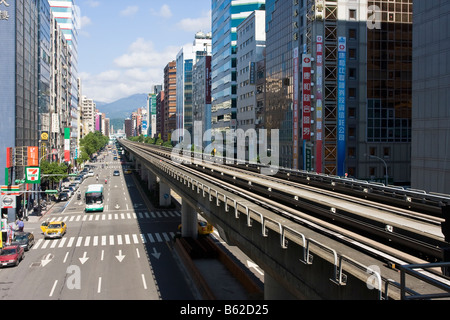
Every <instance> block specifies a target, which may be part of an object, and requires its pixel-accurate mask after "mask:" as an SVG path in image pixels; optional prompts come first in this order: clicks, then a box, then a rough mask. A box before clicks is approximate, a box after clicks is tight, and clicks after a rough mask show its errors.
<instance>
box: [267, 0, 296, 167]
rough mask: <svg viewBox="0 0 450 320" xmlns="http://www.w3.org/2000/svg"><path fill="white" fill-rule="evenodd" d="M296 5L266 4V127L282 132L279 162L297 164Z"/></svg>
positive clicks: (284, 2) (287, 3) (280, 2)
mask: <svg viewBox="0 0 450 320" xmlns="http://www.w3.org/2000/svg"><path fill="white" fill-rule="evenodd" d="M292 8H293V5H292V2H291V1H275V0H267V1H266V102H265V119H264V120H265V124H264V126H265V128H266V129H268V130H272V129H277V130H279V137H280V138H279V139H280V147H279V152H280V154H279V163H280V166H281V167H287V168H292V167H293V165H294V156H293V154H294V140H293V88H294V87H293V73H294V68H293V56H292V53H293V36H292V23H293V9H292Z"/></svg>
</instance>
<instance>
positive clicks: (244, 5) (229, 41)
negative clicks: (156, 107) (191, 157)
mask: <svg viewBox="0 0 450 320" xmlns="http://www.w3.org/2000/svg"><path fill="white" fill-rule="evenodd" d="M265 2H266V1H262V0H257V1H248V0H247V1H245V0H234V1H231V0H213V1H212V62H211V74H212V82H211V92H212V105H211V121H212V126H211V127H212V129H213V130H217V131H225V130H228V129H235V128H236V112H237V82H236V80H237V73H236V50H237V48H236V40H237V33H236V28H237V26H238V25H239V24H240V23H241V22H242V21H244V20H245V19H246V18H247V17H248V16H249V15H250V14H251V13H252V12H253V11H254V10H261V9H264V6H265Z"/></svg>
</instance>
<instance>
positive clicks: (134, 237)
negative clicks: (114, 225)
mask: <svg viewBox="0 0 450 320" xmlns="http://www.w3.org/2000/svg"><path fill="white" fill-rule="evenodd" d="M174 237H175V233H174V232H154V233H145V234H144V233H140V234H117V235H101V236H78V237H70V236H64V237H62V238H61V239H51V240H46V239H43V238H41V239H38V240H37V241H36V243H35V244H34V246H33V247H32V248H31V250H39V249H55V248H78V247H84V248H86V247H104V246H122V245H131V244H146V243H163V242H167V241H171V240H172V239H173V238H174Z"/></svg>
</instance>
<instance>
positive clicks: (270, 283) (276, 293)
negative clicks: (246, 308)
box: [264, 272, 297, 300]
mask: <svg viewBox="0 0 450 320" xmlns="http://www.w3.org/2000/svg"><path fill="white" fill-rule="evenodd" d="M264 300H297V298H296V297H294V296H293V295H292V294H291V293H290V292H288V291H287V290H286V289H285V288H284V287H283V286H282V285H280V284H279V283H278V282H277V281H276V280H275V279H274V278H272V277H271V276H270V275H269V274H267V272H265V273H264Z"/></svg>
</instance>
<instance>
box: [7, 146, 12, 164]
mask: <svg viewBox="0 0 450 320" xmlns="http://www.w3.org/2000/svg"><path fill="white" fill-rule="evenodd" d="M12 156H13V148H6V168H11V167H12V166H13V158H12Z"/></svg>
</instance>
